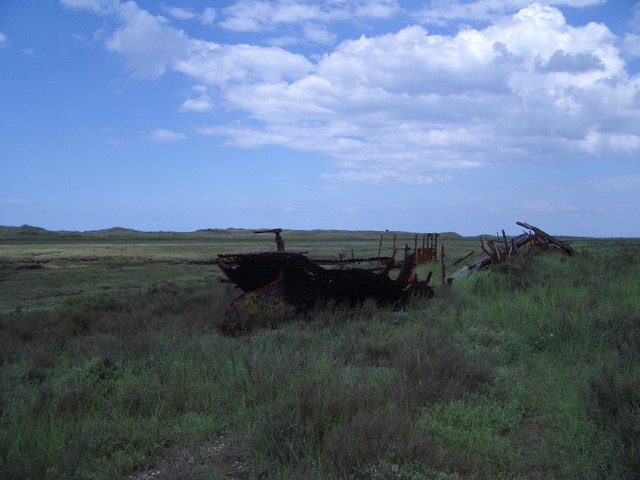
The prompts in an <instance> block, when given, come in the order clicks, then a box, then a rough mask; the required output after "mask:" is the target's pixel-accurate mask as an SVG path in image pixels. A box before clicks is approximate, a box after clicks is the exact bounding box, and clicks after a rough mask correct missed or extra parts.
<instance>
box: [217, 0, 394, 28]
mask: <svg viewBox="0 0 640 480" xmlns="http://www.w3.org/2000/svg"><path fill="white" fill-rule="evenodd" d="M399 9H400V7H399V6H398V2H397V1H396V0H377V1H374V0H342V1H336V2H314V1H309V0H306V1H303V0H275V1H274V0H239V1H237V2H235V3H234V4H233V5H231V6H229V7H227V8H226V9H224V11H223V14H224V20H222V22H220V25H221V26H222V27H224V28H227V29H229V30H234V31H238V32H259V31H268V30H273V29H275V28H277V26H278V25H284V24H299V23H301V22H302V23H304V22H320V23H326V22H330V21H343V20H351V19H354V18H367V17H368V18H387V17H390V16H392V15H393V14H394V13H396V12H398V11H399Z"/></svg>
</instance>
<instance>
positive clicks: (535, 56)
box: [106, 0, 640, 208]
mask: <svg viewBox="0 0 640 480" xmlns="http://www.w3.org/2000/svg"><path fill="white" fill-rule="evenodd" d="M503 3H505V2H500V4H503ZM506 3H508V4H509V5H511V6H513V5H515V4H520V3H521V2H519V0H518V1H516V0H512V1H510V2H506ZM564 3H565V4H568V3H569V0H567V1H565V2H564ZM571 3H572V4H573V5H575V6H579V5H580V4H587V3H588V2H579V1H575V2H571ZM498 4H499V2H497V1H495V2H490V1H488V0H487V1H485V2H475V3H474V4H471V5H472V6H473V5H475V6H476V7H478V8H480V7H482V8H484V9H485V10H487V9H488V8H489V7H491V6H494V7H495V8H496V9H497V8H498ZM376 5H377V6H378V7H380V8H381V10H376V11H379V14H380V15H383V14H387V13H388V14H390V12H392V11H394V9H395V8H396V7H397V5H396V3H395V2H392V1H389V2H377V3H375V4H374V3H371V2H364V1H354V0H342V1H340V2H330V3H322V4H319V3H311V2H301V1H298V2H294V1H285V0H281V1H270V2H267V1H251V2H250V1H245V0H242V1H239V2H236V3H235V4H234V5H233V8H232V9H227V10H225V11H224V12H223V18H224V20H223V22H229V21H231V19H234V21H237V22H244V23H242V25H241V24H239V23H238V24H236V25H235V27H234V28H236V29H238V30H241V29H245V30H251V29H256V30H259V29H264V28H268V25H267V24H268V23H269V22H272V23H271V24H272V25H276V24H285V23H287V22H293V21H301V22H302V23H303V25H302V27H301V29H302V30H305V29H306V31H307V32H308V36H310V37H313V36H314V35H315V36H316V38H315V40H314V41H315V42H320V41H330V40H331V37H330V35H331V33H330V32H329V31H327V30H325V29H324V25H326V22H327V21H329V20H328V19H330V20H332V19H340V18H342V15H347V16H348V15H349V14H354V12H356V11H358V9H360V8H364V9H367V8H368V13H366V15H373V14H374V13H373V12H374V10H375V8H374V7H375V6H376ZM285 6H289V7H291V8H290V9H285V8H284V7H285ZM384 8H387V9H388V12H387V13H385V10H384ZM443 8H444V7H443ZM492 8H493V7H492ZM242 9H244V10H242ZM241 10H242V12H241ZM112 12H113V14H114V15H116V16H117V18H118V20H119V22H120V25H119V27H118V28H117V29H116V31H115V32H113V33H112V34H111V35H110V36H108V37H107V40H106V45H107V48H109V49H111V50H113V51H116V52H118V53H120V54H122V55H123V56H124V57H125V58H126V60H127V63H128V64H129V65H130V67H131V68H133V69H134V70H135V71H136V72H137V73H138V74H139V75H141V76H145V75H146V76H153V75H161V74H162V73H163V72H164V71H166V70H172V71H175V72H179V73H182V74H184V75H186V76H188V77H189V78H191V79H192V80H193V81H194V82H197V83H198V85H199V87H198V89H196V90H194V91H193V98H189V99H187V100H185V101H184V102H183V103H182V105H181V106H180V108H179V110H181V111H200V112H206V111H209V110H211V109H212V108H213V106H214V105H216V106H218V105H219V106H220V107H221V108H224V109H226V110H227V111H229V112H232V113H233V114H234V117H235V121H234V123H233V124H231V123H226V124H225V123H222V124H217V125H210V126H208V127H202V128H200V129H198V130H199V131H200V132H201V133H203V134H206V135H217V136H221V137H226V138H227V139H228V141H229V143H230V144H233V145H236V146H240V147H247V148H252V147H260V146H263V145H279V146H284V147H288V148H292V149H296V150H299V151H304V152H319V153H323V154H326V155H329V156H331V157H333V158H335V159H336V162H337V170H338V172H339V173H337V174H334V178H340V179H342V180H347V181H366V182H374V183H376V182H378V183H384V182H395V183H416V184H429V183H434V182H442V181H449V180H450V179H451V176H450V175H449V172H451V171H453V170H456V169H465V168H478V167H480V166H485V165H490V164H493V163H496V162H506V161H508V162H515V161H527V162H530V161H549V160H551V159H554V158H561V157H565V156H577V155H581V154H584V153H585V152H587V153H588V154H590V155H594V156H602V157H606V155H607V154H609V153H616V154H619V155H629V156H633V155H637V152H638V151H639V150H640V136H639V133H638V129H637V125H639V124H640V109H639V108H638V98H640V76H638V75H630V74H629V73H628V72H627V71H626V69H625V68H626V67H625V61H624V58H623V57H622V56H621V53H620V51H619V50H618V48H617V46H618V45H619V39H618V38H617V37H616V36H615V35H613V34H612V33H611V31H610V30H609V29H608V28H607V27H606V26H605V25H603V24H598V23H589V24H587V25H583V26H578V27H574V26H571V25H568V24H567V22H566V20H565V18H564V17H563V15H562V13H561V12H560V11H559V10H558V9H556V8H553V7H549V6H544V5H541V4H537V3H533V4H531V5H529V6H527V7H525V8H522V9H520V10H519V11H518V12H517V13H515V14H513V15H511V16H508V17H501V18H500V19H499V20H496V21H495V22H494V23H493V24H491V25H489V26H487V27H485V28H477V29H474V28H465V29H462V30H460V31H458V32H457V33H455V34H451V35H433V34H429V32H428V31H427V30H425V29H424V28H423V27H421V26H417V25H413V26H408V27H406V28H403V29H402V30H399V31H397V32H393V33H388V34H384V35H378V36H371V37H367V36H362V37H360V38H357V39H353V40H347V41H343V42H342V43H340V44H339V45H337V46H336V47H334V48H332V49H329V50H328V51H327V52H326V53H325V54H324V55H321V56H317V57H313V58H311V59H310V58H306V57H305V56H304V55H301V54H299V53H292V52H289V51H287V50H285V49H284V48H277V47H264V46H258V45H245V44H237V45H229V44H226V45H225V44H217V43H213V42H209V41H204V40H200V39H196V38H191V37H189V36H188V35H187V34H186V33H185V32H183V31H182V30H179V29H177V28H175V27H173V26H172V25H171V24H170V23H169V21H168V20H167V19H166V18H164V17H161V16H154V15H151V14H150V13H148V12H147V11H145V10H143V9H141V8H139V7H138V6H137V5H136V4H135V3H133V2H129V3H126V4H122V5H119V6H118V8H116V9H114V10H112ZM360 14H361V15H365V13H360ZM345 18H346V17H345ZM243 25H244V26H243ZM226 26H227V28H231V26H230V25H229V24H227V25H226ZM314 29H315V30H314ZM325 35H326V36H325ZM323 36H325V38H324V40H323V38H322V37H323ZM289 40H291V42H294V41H295V37H289ZM282 44H283V45H284V44H286V42H285V41H284V40H283V42H282ZM530 205H534V204H530ZM534 206H535V205H534ZM554 208H559V207H558V206H554Z"/></svg>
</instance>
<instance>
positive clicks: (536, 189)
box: [0, 0, 640, 237]
mask: <svg viewBox="0 0 640 480" xmlns="http://www.w3.org/2000/svg"><path fill="white" fill-rule="evenodd" d="M516 221H524V222H527V223H530V224H532V225H536V226H538V227H540V228H542V229H543V230H545V231H547V232H549V233H551V234H558V235H583V236H601V237H611V236H616V237H617V236H627V237H629V236H632V237H640V2H636V1H631V0H629V1H625V0H615V1H614V0H557V1H546V2H543V1H540V2H534V3H532V2H529V1H527V0H471V1H468V0H466V1H465V0H451V1H445V0H423V1H405V0H370V1H366V0H326V1H324V2H318V1H307V0H233V1H223V0H219V1H213V0H209V1H204V0H188V1H177V0H166V2H165V1H163V0H160V1H150V0H136V1H124V0H58V1H55V0H0V225H15V226H18V225H23V224H29V225H35V226H39V227H44V228H47V229H51V230H96V229H102V228H110V227H115V226H119V227H127V228H135V229H138V230H145V231H159V230H170V231H193V230H197V229H204V228H228V227H237V228H276V227H281V228H285V229H347V230H386V229H388V230H402V231H411V232H444V231H454V232H458V233H460V234H463V235H476V234H482V233H494V232H496V231H499V230H500V229H503V228H504V229H505V230H506V231H507V233H512V234H517V233H520V231H521V229H520V227H518V226H516V225H515V222H516Z"/></svg>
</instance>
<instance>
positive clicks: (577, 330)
mask: <svg viewBox="0 0 640 480" xmlns="http://www.w3.org/2000/svg"><path fill="white" fill-rule="evenodd" d="M163 235H164V236H163ZM163 235H155V236H154V235H153V234H147V235H146V236H145V235H141V234H133V233H131V232H115V234H114V232H111V235H106V234H105V235H102V236H100V235H95V236H92V237H87V236H84V237H82V236H80V237H78V238H71V237H69V236H67V237H64V236H47V235H43V236H41V237H40V238H39V239H38V238H35V237H37V236H38V235H34V236H29V237H28V238H26V239H25V238H23V237H20V238H18V237H15V236H13V237H12V236H10V235H7V236H5V238H1V239H0V262H1V263H2V270H1V271H0V310H1V311H2V314H1V316H0V362H1V364H0V382H1V383H0V414H1V420H0V477H2V478H8V479H9V478H16V479H19V478H52V479H53V478H69V479H74V478H78V479H80V478H96V479H101V478H127V477H128V478H165V479H176V478H281V479H285V478H373V479H421V478H423V479H431V478H441V479H462V478H465V479H466V478H477V479H484V478H505V479H506V478H532V479H545V478H587V479H588V478H593V479H595V478H637V477H638V476H639V475H640V433H639V432H640V415H639V413H638V406H639V405H640V379H639V377H638V375H637V371H638V365H639V364H640V262H639V261H638V258H639V256H640V242H639V241H635V240H606V241H603V240H588V239H581V240H579V241H576V242H574V247H575V248H576V249H577V250H578V251H579V252H580V254H579V255H578V256H576V257H571V258H570V257H565V256H561V255H557V254H553V253H549V254H541V255H535V256H533V255H532V256H521V257H518V258H515V259H514V260H513V261H511V262H509V263H506V264H503V265H500V266H499V267H497V268H494V269H492V270H488V271H483V272H478V273H476V274H474V275H472V276H470V277H468V278H466V279H464V280H460V281H457V282H456V283H455V284H454V286H453V287H452V288H437V291H436V296H435V298H434V299H432V300H430V301H419V300H418V301H415V302H413V303H410V304H409V305H405V306H404V307H402V308H401V309H398V308H395V309H394V308H379V307H377V306H376V305H374V304H373V303H370V302H365V303H364V304H363V305H362V306H360V307H358V308H344V307H343V306H340V305H330V306H328V307H327V308H318V309H316V310H313V311H312V312H310V313H308V314H306V315H304V316H300V317H299V318H295V319H293V320H292V321H290V322H287V323H283V324H281V325H279V327H278V328H275V329H263V330H255V331H253V332H251V333H250V334H247V335H241V336H235V337H228V336H223V335H221V334H220V332H219V329H218V326H219V325H220V323H221V322H222V320H223V318H222V315H223V313H224V310H225V308H226V305H227V304H228V303H229V301H230V300H231V299H232V298H233V296H234V295H235V292H234V291H233V289H232V288H231V287H230V286H228V285H221V284H219V282H218V281H217V278H218V272H216V271H215V267H214V266H213V265H211V264H210V263H211V260H213V258H214V257H215V254H216V253H227V252H230V251H242V250H253V249H259V248H263V247H264V246H265V243H266V242H261V241H260V239H256V238H255V237H253V236H248V235H246V234H244V233H243V232H231V233H229V232H201V233H198V234H192V235H191V236H188V235H183V236H180V235H177V234H163ZM378 238H379V237H378V234H374V233H370V234H354V233H349V232H297V233H292V234H290V235H288V236H287V240H288V242H289V244H288V247H290V248H294V244H296V248H297V247H298V246H299V249H300V250H310V251H312V253H318V254H322V255H335V254H336V252H338V251H340V249H341V248H345V247H347V248H352V247H353V248H354V249H355V250H356V254H357V253H359V251H363V252H364V251H365V250H366V248H368V249H369V253H371V250H372V249H373V250H375V249H377V239H378ZM443 243H445V245H446V246H447V249H448V252H449V257H450V258H449V260H448V261H449V263H452V262H453V261H454V260H455V258H457V257H459V256H461V255H462V254H464V253H466V252H468V251H469V250H472V249H474V248H476V246H477V239H464V238H461V237H457V236H453V235H452V236H450V237H449V239H448V241H447V239H445V240H443ZM34 265H39V266H34ZM435 283H436V287H438V285H437V282H435Z"/></svg>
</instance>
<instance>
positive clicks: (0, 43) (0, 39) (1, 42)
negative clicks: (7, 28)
mask: <svg viewBox="0 0 640 480" xmlns="http://www.w3.org/2000/svg"><path fill="white" fill-rule="evenodd" d="M7 45H9V39H8V38H7V36H6V35H5V34H4V33H2V32H0V48H2V47H5V46H7Z"/></svg>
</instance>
